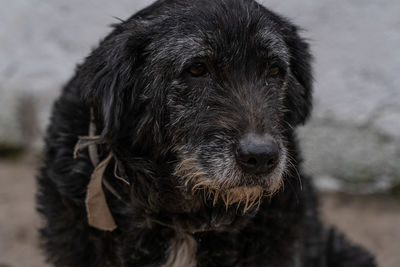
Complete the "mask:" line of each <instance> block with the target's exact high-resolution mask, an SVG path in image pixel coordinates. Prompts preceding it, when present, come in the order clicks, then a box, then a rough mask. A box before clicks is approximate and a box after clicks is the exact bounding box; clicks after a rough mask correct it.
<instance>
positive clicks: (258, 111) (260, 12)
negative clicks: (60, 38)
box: [81, 0, 312, 209]
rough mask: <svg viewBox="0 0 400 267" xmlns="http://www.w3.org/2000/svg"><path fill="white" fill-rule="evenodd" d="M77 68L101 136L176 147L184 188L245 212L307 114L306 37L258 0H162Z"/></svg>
mask: <svg viewBox="0 0 400 267" xmlns="http://www.w3.org/2000/svg"><path fill="white" fill-rule="evenodd" d="M81 69H82V71H81V73H82V75H83V77H84V78H83V79H84V80H85V81H86V83H85V85H84V88H83V89H82V90H83V97H84V98H85V99H86V100H87V101H88V102H90V103H91V104H92V105H94V106H95V107H96V108H97V111H98V112H99V114H100V117H101V118H102V121H103V125H102V127H103V132H102V135H103V137H104V138H106V139H107V140H109V142H110V143H115V144H117V143H120V144H121V142H122V144H123V145H119V146H118V147H119V149H122V150H125V155H129V153H133V155H131V156H148V157H153V158H154V157H161V158H162V157H169V158H171V155H172V158H173V160H172V163H170V162H168V163H166V164H169V165H171V166H172V169H171V177H173V178H174V179H176V180H177V181H178V184H179V185H181V186H182V187H183V188H185V189H187V191H188V192H196V191H202V190H205V191H206V192H207V193H208V194H206V195H208V196H211V197H212V198H213V201H214V202H217V201H219V200H222V201H223V202H224V203H225V204H226V205H229V204H233V203H244V205H245V209H247V208H248V207H250V206H252V205H254V204H256V203H257V201H258V200H259V199H260V198H261V196H263V195H268V194H273V193H274V192H276V191H277V190H278V189H279V188H280V186H281V184H282V181H283V179H284V175H285V170H286V169H287V168H288V165H289V164H290V151H289V148H288V141H289V140H288V139H289V138H290V136H291V134H292V132H293V128H294V127H295V126H297V125H298V124H301V123H304V121H305V120H306V119H307V117H308V115H309V113H310V107H311V86H312V81H311V80H312V78H311V69H310V54H309V50H308V45H307V44H306V43H305V42H304V40H302V39H301V38H300V37H299V35H298V33H297V28H296V27H295V26H293V25H292V24H291V23H289V22H288V21H287V20H285V19H283V18H281V17H280V16H278V15H276V14H274V13H272V12H270V11H269V10H267V9H265V8H264V7H262V6H261V5H259V4H258V3H256V2H254V1H252V0H221V1H215V0H193V1H191V0H190V1H188V0H160V1H158V2H156V3H155V4H153V5H152V6H150V7H149V8H147V9H144V10H143V11H141V12H139V13H138V14H136V15H134V16H133V17H131V18H130V19H128V20H127V21H125V22H123V23H121V24H120V25H117V26H116V29H115V30H114V32H113V33H112V34H111V35H109V36H108V37H107V38H106V39H105V40H104V41H103V42H102V44H101V46H100V47H99V48H98V49H97V50H95V51H94V52H93V53H92V55H91V56H90V57H89V58H88V60H87V61H86V63H85V64H83V66H81ZM121 140H123V141H121ZM127 140H129V142H131V144H129V145H127ZM116 146H117V145H116ZM133 147H134V149H133ZM128 149H130V152H129V151H127V150H128ZM134 153H138V154H139V155H134ZM167 155H169V156H167Z"/></svg>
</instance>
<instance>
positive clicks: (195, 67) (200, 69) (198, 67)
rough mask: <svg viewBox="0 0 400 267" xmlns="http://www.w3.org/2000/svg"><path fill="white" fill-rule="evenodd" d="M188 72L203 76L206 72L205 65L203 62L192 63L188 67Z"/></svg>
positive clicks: (195, 75)
mask: <svg viewBox="0 0 400 267" xmlns="http://www.w3.org/2000/svg"><path fill="white" fill-rule="evenodd" d="M189 72H190V74H192V76H194V77H200V76H204V75H206V74H207V73H208V70H207V67H206V65H205V64H203V63H194V64H192V65H191V66H190V67H189Z"/></svg>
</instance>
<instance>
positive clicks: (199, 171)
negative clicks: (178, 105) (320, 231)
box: [174, 157, 283, 213]
mask: <svg viewBox="0 0 400 267" xmlns="http://www.w3.org/2000/svg"><path fill="white" fill-rule="evenodd" d="M232 169H233V170H232ZM232 169H229V170H230V171H225V172H224V173H222V174H221V175H220V177H216V175H215V174H211V175H210V174H209V173H208V172H207V171H205V168H204V167H202V166H201V164H199V161H198V160H197V159H196V158H195V157H186V158H185V159H183V160H181V161H180V163H179V164H177V166H176V167H175V172H174V175H175V176H176V177H177V178H178V179H179V180H180V184H181V185H182V189H183V190H184V191H185V192H188V193H191V194H197V195H199V196H201V197H202V198H203V200H204V202H206V203H210V204H212V205H213V206H216V205H225V207H226V208H228V207H230V206H236V208H237V210H239V209H240V210H241V211H242V212H243V213H246V212H248V211H249V210H252V209H258V207H259V206H260V204H261V201H262V199H263V198H265V197H272V196H273V195H274V194H275V193H276V192H277V191H278V190H279V189H280V188H281V187H282V184H283V173H282V171H280V168H278V167H277V168H276V170H275V171H274V172H272V173H270V174H269V175H262V174H253V175H245V174H244V173H243V172H242V171H241V170H240V168H232Z"/></svg>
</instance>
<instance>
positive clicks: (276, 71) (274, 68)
mask: <svg viewBox="0 0 400 267" xmlns="http://www.w3.org/2000/svg"><path fill="white" fill-rule="evenodd" d="M280 72H281V69H280V68H279V67H278V66H274V65H273V66H271V68H270V69H269V72H268V75H269V76H270V77H276V76H278V75H279V73H280Z"/></svg>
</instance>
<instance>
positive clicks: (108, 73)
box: [77, 23, 146, 140]
mask: <svg viewBox="0 0 400 267" xmlns="http://www.w3.org/2000/svg"><path fill="white" fill-rule="evenodd" d="M133 24H134V25H133ZM145 42H146V33H145V29H144V27H141V25H139V23H130V24H129V25H126V24H125V23H122V24H120V25H118V26H115V29H114V31H113V32H112V33H111V34H110V35H109V36H108V37H107V38H106V39H105V40H103V41H102V42H101V43H100V46H99V47H98V48H97V49H95V50H94V51H93V52H92V53H91V54H90V55H89V57H87V58H86V60H85V62H84V63H83V64H82V65H81V66H79V67H78V70H77V75H78V77H77V81H78V83H79V84H78V86H79V88H80V92H81V96H82V98H83V100H84V102H85V103H87V104H88V105H90V106H91V107H92V108H93V109H94V111H95V115H96V118H97V120H98V121H100V124H101V125H99V126H100V127H101V129H102V131H101V136H102V137H103V138H105V139H108V140H112V139H114V138H116V137H117V135H118V134H119V133H121V127H122V124H123V121H125V119H124V116H127V114H128V113H129V112H130V109H131V108H132V107H134V106H138V105H140V104H139V103H138V95H139V94H140V88H138V87H139V86H137V79H136V78H135V75H137V73H138V69H139V68H140V61H141V60H142V59H141V54H142V52H141V51H142V50H143V47H144V45H145Z"/></svg>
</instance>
